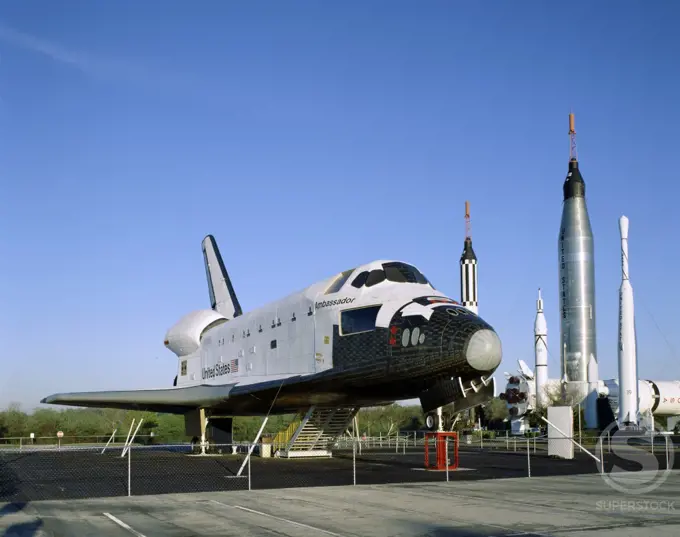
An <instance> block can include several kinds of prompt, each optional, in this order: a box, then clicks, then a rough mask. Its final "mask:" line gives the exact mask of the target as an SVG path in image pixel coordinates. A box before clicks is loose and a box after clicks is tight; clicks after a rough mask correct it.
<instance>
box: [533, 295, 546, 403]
mask: <svg viewBox="0 0 680 537" xmlns="http://www.w3.org/2000/svg"><path fill="white" fill-rule="evenodd" d="M534 356H535V358H536V362H535V366H536V367H535V369H536V404H537V405H538V406H539V407H542V408H545V407H547V406H548V395H547V394H546V393H545V389H546V387H547V384H548V323H547V322H546V320H545V315H544V314H543V298H542V297H541V289H540V288H539V289H538V300H537V301H536V320H535V321H534Z"/></svg>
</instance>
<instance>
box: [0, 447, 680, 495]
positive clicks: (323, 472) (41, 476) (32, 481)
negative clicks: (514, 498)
mask: <svg viewBox="0 0 680 537" xmlns="http://www.w3.org/2000/svg"><path fill="white" fill-rule="evenodd" d="M473 439H474V437H472V436H471V437H470V441H469V442H468V438H466V435H462V436H456V437H448V439H447V440H446V441H445V443H443V444H441V445H440V446H437V445H436V440H435V441H434V443H433V439H432V438H430V439H426V438H414V437H413V436H392V437H389V438H380V437H378V438H361V439H353V438H339V439H338V441H337V442H336V444H335V446H334V448H333V452H332V457H327V458H322V459H309V458H304V457H293V458H284V457H278V456H277V453H276V452H272V451H271V445H266V444H257V445H253V444H245V443H242V444H229V445H210V446H209V447H208V449H207V450H206V451H205V452H204V453H201V451H200V448H197V447H196V446H191V445H188V444H173V445H137V444H132V445H131V446H130V447H129V448H126V447H125V446H122V445H112V444H109V445H108V446H107V447H104V446H98V447H92V446H73V445H71V446H64V445H61V446H58V445H52V446H51V447H46V446H45V445H37V446H30V445H23V446H22V447H21V448H19V447H16V448H10V447H6V448H4V449H1V450H0V502H22V501H23V502H25V501H34V500H45V499H73V498H96V497H110V496H128V495H129V496H137V495H157V494H168V493H190V492H208V491H225V490H257V489H275V488H288V487H314V486H352V485H375V484H391V483H416V482H445V481H456V480H477V479H499V478H508V477H539V476H549V475H569V474H577V473H600V472H601V471H605V472H609V471H612V468H617V469H623V470H629V471H636V470H638V469H639V468H637V467H635V462H634V460H632V459H631V460H628V461H627V460H626V454H625V453H623V454H622V453H621V450H619V449H617V447H616V446H617V444H616V439H610V441H611V446H609V445H608V443H607V440H606V439H604V440H602V441H601V442H600V444H599V445H598V446H597V447H596V448H595V449H594V450H593V451H592V453H595V454H596V455H597V457H598V458H599V457H602V458H603V459H604V461H605V465H604V470H602V468H601V467H599V466H598V465H597V464H595V463H594V461H593V460H592V457H591V455H589V454H586V453H580V452H579V449H578V448H577V449H575V450H574V459H571V460H560V459H554V458H553V457H549V456H548V451H547V442H546V439H544V438H535V439H534V438H521V437H520V438H516V439H515V438H512V437H508V438H507V439H506V438H497V439H493V440H494V442H489V441H488V440H489V439H480V438H477V439H476V442H473ZM425 442H430V444H428V450H427V451H428V459H427V460H426V457H425V454H426V451H425ZM577 442H578V440H577ZM676 445H677V444H676V443H675V442H674V440H673V438H670V437H667V436H666V437H665V438H664V443H663V445H661V444H660V443H659V444H658V445H657V443H656V442H654V443H652V444H651V446H647V447H646V449H647V450H648V452H649V451H650V450H651V449H654V450H655V451H654V456H655V457H656V459H657V460H658V468H660V469H664V468H667V467H671V468H672V467H673V466H678V465H680V463H677V464H676V463H675V457H673V456H671V454H674V453H675V446H676ZM584 448H585V449H588V450H589V451H590V448H589V447H587V446H585V445H584ZM442 449H444V450H445V451H444V453H443V454H442ZM249 453H251V455H250V456H249ZM678 460H679V461H680V457H679V458H678ZM442 461H443V462H442ZM446 461H448V465H447V464H446ZM631 461H632V462H631Z"/></svg>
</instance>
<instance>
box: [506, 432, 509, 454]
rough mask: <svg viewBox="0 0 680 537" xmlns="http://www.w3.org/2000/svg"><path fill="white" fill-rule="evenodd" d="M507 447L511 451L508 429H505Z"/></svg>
mask: <svg viewBox="0 0 680 537" xmlns="http://www.w3.org/2000/svg"><path fill="white" fill-rule="evenodd" d="M505 449H506V451H510V439H509V438H508V431H505Z"/></svg>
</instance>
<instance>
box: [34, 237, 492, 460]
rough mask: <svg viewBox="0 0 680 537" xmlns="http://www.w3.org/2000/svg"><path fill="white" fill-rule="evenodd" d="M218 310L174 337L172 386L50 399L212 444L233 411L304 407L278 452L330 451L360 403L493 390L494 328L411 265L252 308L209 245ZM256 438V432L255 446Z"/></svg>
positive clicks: (431, 401) (362, 271)
mask: <svg viewBox="0 0 680 537" xmlns="http://www.w3.org/2000/svg"><path fill="white" fill-rule="evenodd" d="M202 247H203V256H204V264H205V269H206V275H207V281H208V292H209V297H210V303H211V308H210V309H203V310H199V311H194V312H191V313H189V314H187V315H186V316H185V317H183V318H182V319H180V320H179V321H178V322H177V324H175V325H174V326H173V327H172V328H170V330H169V331H168V332H167V334H166V336H165V341H164V343H165V346H166V347H167V348H168V349H169V350H170V351H172V352H173V353H174V354H175V355H176V356H177V376H176V377H175V380H174V382H173V384H174V386H173V387H171V388H170V387H169V388H165V389H155V390H132V391H102V392H76V393H58V394H54V395H50V396H49V397H46V398H45V399H43V400H42V402H43V403H49V404H59V405H71V406H82V407H96V408H122V409H133V410H148V411H153V412H164V413H173V414H181V415H183V416H184V418H185V425H186V434H187V435H188V436H190V437H193V441H194V442H195V443H198V442H200V446H201V448H202V449H203V450H204V449H205V446H206V444H210V442H211V441H212V442H213V443H214V442H217V441H218V440H219V441H220V443H231V431H232V419H233V417H234V416H269V415H271V414H287V413H297V414H298V422H297V423H298V426H297V429H296V431H295V433H294V434H293V435H292V438H290V440H289V442H288V444H287V446H286V447H285V448H283V449H282V450H281V452H280V453H279V456H285V457H292V456H319V455H328V454H329V453H330V450H331V446H332V445H333V443H334V442H335V439H336V438H337V436H338V435H339V434H342V433H343V432H344V431H345V430H346V428H347V427H348V426H349V424H350V423H351V422H352V420H353V418H354V416H355V415H356V413H357V412H358V410H359V408H360V407H364V406H377V405H385V404H390V403H392V402H395V401H400V400H407V399H414V398H417V399H419V400H420V403H421V406H422V408H423V410H424V411H425V412H431V411H433V410H435V409H437V408H439V407H442V406H444V405H449V404H451V405H452V407H453V409H454V410H455V412H456V413H457V412H461V411H463V410H467V409H469V408H472V407H475V406H478V405H480V404H483V403H486V402H487V401H489V400H490V399H491V398H493V397H494V395H495V381H494V378H493V377H492V375H493V373H494V371H495V370H496V368H497V367H498V365H499V363H500V361H501V352H502V350H501V341H500V339H499V337H498V335H497V334H496V332H495V331H494V329H493V328H492V327H491V325H489V324H488V323H487V322H486V321H484V320H483V319H482V318H481V317H479V316H478V315H477V314H476V313H475V312H474V311H472V309H471V308H469V307H463V305H461V304H460V303H459V302H456V301H455V300H452V299H451V298H448V297H447V296H445V295H444V294H443V293H441V292H440V291H437V290H436V289H435V288H434V287H433V285H432V284H431V283H430V281H429V280H428V279H427V278H426V277H425V276H424V275H423V274H422V273H421V272H420V271H419V270H418V269H417V268H416V267H415V266H413V265H410V264H408V263H404V262H401V261H389V260H378V261H372V262H370V263H367V264H364V265H361V266H358V267H355V268H352V269H349V270H345V271H342V272H339V273H337V274H334V275H332V276H330V277H329V278H326V279H324V280H322V281H320V282H317V283H314V284H312V285H310V286H309V287H306V288H305V289H303V290H301V291H298V292H296V293H293V294H291V295H289V296H287V297H285V298H283V299H281V300H278V301H275V302H272V303H270V304H268V305H266V306H264V307H261V308H259V309H256V310H253V311H250V312H244V311H243V310H242V308H241V305H240V303H239V300H238V299H237V297H236V293H235V291H234V287H233V286H232V283H231V280H230V278H229V275H228V273H227V270H226V268H225V266H224V262H223V260H222V256H221V255H220V252H219V250H218V248H217V244H216V242H215V239H214V238H213V237H212V236H211V235H208V236H207V237H205V239H204V240H203V243H202ZM256 441H257V439H255V442H256Z"/></svg>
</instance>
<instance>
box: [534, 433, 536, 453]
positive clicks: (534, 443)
mask: <svg viewBox="0 0 680 537" xmlns="http://www.w3.org/2000/svg"><path fill="white" fill-rule="evenodd" d="M534 453H536V437H535V436H534Z"/></svg>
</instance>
